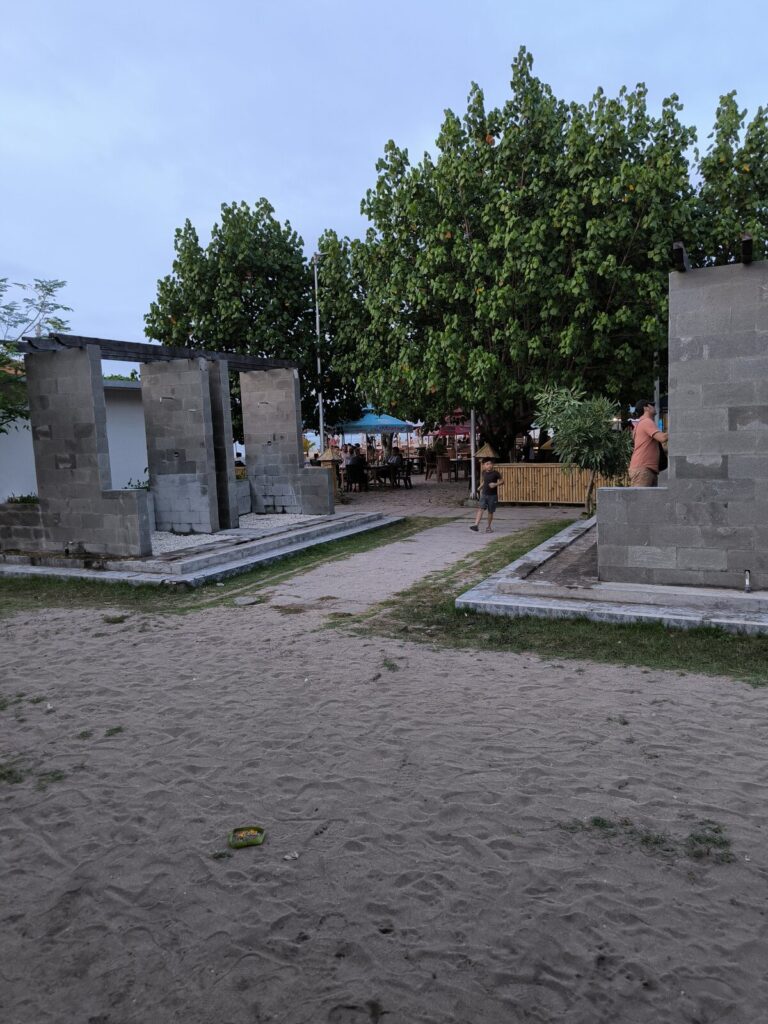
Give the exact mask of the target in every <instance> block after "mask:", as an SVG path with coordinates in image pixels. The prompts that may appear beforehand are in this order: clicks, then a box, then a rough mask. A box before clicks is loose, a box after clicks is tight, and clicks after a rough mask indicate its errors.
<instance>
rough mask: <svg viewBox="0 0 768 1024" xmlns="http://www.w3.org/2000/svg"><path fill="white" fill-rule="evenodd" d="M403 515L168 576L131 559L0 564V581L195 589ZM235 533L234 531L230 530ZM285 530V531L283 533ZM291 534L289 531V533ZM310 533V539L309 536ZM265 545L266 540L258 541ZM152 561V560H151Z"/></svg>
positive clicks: (284, 541) (339, 526)
mask: <svg viewBox="0 0 768 1024" xmlns="http://www.w3.org/2000/svg"><path fill="white" fill-rule="evenodd" d="M403 518H404V517H403V516H386V515H383V514H382V513H371V514H369V515H368V514H366V515H359V514H352V513H351V514H349V515H346V516H336V517H334V520H335V522H334V529H333V530H331V531H326V532H325V533H322V534H319V535H318V533H317V531H316V530H314V529H310V530H305V531H304V535H303V536H297V535H295V534H294V535H293V536H292V537H286V535H285V534H282V535H281V536H280V537H277V538H272V540H273V541H276V542H277V543H272V544H269V543H263V544H260V545H258V546H255V545H253V544H247V543H246V544H236V545H230V546H229V547H228V548H227V549H225V550H224V551H222V552H221V557H220V558H219V560H218V561H217V562H216V563H215V564H213V565H207V566H198V567H197V568H196V569H195V571H194V572H188V573H172V572H168V571H167V566H166V571H165V572H164V573H160V572H156V571H154V572H145V571H143V565H144V563H143V562H141V561H135V560H131V563H130V564H132V565H138V566H140V568H139V569H138V570H137V569H135V568H130V567H128V566H126V564H125V562H123V561H120V562H114V563H113V565H114V566H115V567H116V568H113V569H85V568H75V567H71V568H69V567H68V568H64V567H63V566H48V565H29V564H25V565H18V564H0V579H2V578H10V577H20V576H27V577H39V578H45V577H47V578H49V579H89V580H99V581H101V582H102V583H106V582H115V583H117V582H121V583H130V584H133V585H136V586H138V585H145V584H150V585H154V586H168V585H181V586H189V587H199V586H200V585H201V584H203V583H208V582H211V581H214V580H221V579H225V578H226V577H229V576H237V575H238V574H240V573H243V572H248V570H249V569H253V568H255V567H256V566H258V565H268V564H270V563H271V562H277V561H279V560H280V559H281V558H288V557H289V556H290V555H294V554H298V552H300V551H306V550H307V549H308V548H312V547H316V546H317V545H319V544H328V543H330V542H331V541H334V540H342V539H343V538H345V537H353V536H354V535H355V534H358V533H366V532H368V531H370V530H378V529H381V528H382V527H384V526H390V525H392V524H393V523H400V522H402V521H403ZM234 532H236V531H234ZM287 532H288V531H286V533H287ZM290 532H291V533H293V531H290ZM310 534H312V536H310ZM262 540H263V541H264V542H268V541H269V540H270V538H268V537H264V538H262ZM155 561H156V560H155Z"/></svg>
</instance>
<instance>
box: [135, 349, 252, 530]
mask: <svg viewBox="0 0 768 1024" xmlns="http://www.w3.org/2000/svg"><path fill="white" fill-rule="evenodd" d="M210 365H211V364H210V363H209V362H207V361H206V360H205V359H174V360H171V361H170V362H167V363H161V362H157V363H144V364H142V367H141V391H142V401H143V404H144V423H145V427H146V433H147V465H148V467H149V487H150V490H151V492H152V494H153V496H154V501H155V520H156V523H157V529H158V530H173V531H175V532H176V533H213V532H215V531H216V530H218V529H219V509H218V498H217V488H216V453H215V445H214V435H213V421H212V415H211V383H210V380H209V377H210ZM232 472H233V475H234V463H233V468H232Z"/></svg>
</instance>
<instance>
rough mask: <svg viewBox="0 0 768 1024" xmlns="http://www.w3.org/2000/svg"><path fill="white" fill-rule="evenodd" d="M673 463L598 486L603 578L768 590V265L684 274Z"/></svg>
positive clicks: (673, 321)
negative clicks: (648, 481) (622, 483)
mask: <svg viewBox="0 0 768 1024" xmlns="http://www.w3.org/2000/svg"><path fill="white" fill-rule="evenodd" d="M668 393H669V432H670V441H669V472H668V479H667V486H666V487H664V488H662V487H659V488H630V489H622V488H603V489H601V490H600V492H599V494H598V565H599V575H600V579H602V580H611V581H620V582H625V581H629V582H636V583H660V584H680V585H693V586H716V587H734V588H738V589H741V588H743V586H744V571H745V570H746V569H748V570H749V571H750V576H751V583H752V586H753V587H754V588H755V589H767V588H768V263H766V262H760V263H753V264H750V265H743V264H735V265H732V266H727V267H713V268H708V269H705V270H695V271H690V272H688V273H685V274H681V273H674V274H672V275H671V277H670V295H669V389H668Z"/></svg>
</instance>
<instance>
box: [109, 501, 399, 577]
mask: <svg viewBox="0 0 768 1024" xmlns="http://www.w3.org/2000/svg"><path fill="white" fill-rule="evenodd" d="M384 518H386V517H385V516H384V515H383V513H381V512H369V513H347V514H342V515H336V516H318V517H317V518H316V519H313V520H312V521H311V522H304V523H293V524H291V525H288V526H286V527H285V528H277V529H271V530H270V531H269V532H268V533H259V531H258V530H254V529H249V528H244V529H239V530H222V531H221V532H220V533H217V534H215V535H214V536H213V537H212V539H211V543H210V544H205V545H202V546H197V547H193V548H187V549H184V548H181V549H179V550H177V551H172V552H169V553H168V554H167V555H160V556H156V557H155V558H147V559H143V558H141V559H139V558H131V559H119V560H118V559H113V560H110V561H108V562H107V563H106V568H107V569H109V570H114V571H122V572H125V571H128V572H141V573H157V574H159V575H163V576H168V575H174V576H188V575H194V574H195V573H198V572H200V571H202V570H204V569H207V568H209V567H210V566H215V565H220V564H221V563H222V562H230V561H238V562H239V561H242V560H243V559H245V558H251V557H255V556H257V555H258V554H259V553H260V552H262V551H279V550H282V549H283V548H290V547H292V546H293V545H294V544H296V543H303V544H305V545H306V543H307V542H309V541H314V542H315V543H319V542H321V541H322V540H324V539H329V540H333V539H335V538H336V537H337V536H341V535H346V534H342V533H340V531H344V530H346V529H348V528H350V527H356V528H357V529H355V530H353V532H359V530H361V529H375V527H376V526H377V525H378V524H379V521H380V520H382V519H384Z"/></svg>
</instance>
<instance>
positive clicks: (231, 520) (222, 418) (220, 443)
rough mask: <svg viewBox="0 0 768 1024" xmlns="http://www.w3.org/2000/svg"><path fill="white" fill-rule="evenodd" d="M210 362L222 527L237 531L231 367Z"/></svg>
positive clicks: (238, 519)
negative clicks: (230, 389)
mask: <svg viewBox="0 0 768 1024" xmlns="http://www.w3.org/2000/svg"><path fill="white" fill-rule="evenodd" d="M208 365H209V369H208V383H209V385H210V393H211V426H212V428H213V455H214V462H215V464H216V494H217V503H218V510H219V529H220V530H234V529H237V527H238V526H239V525H240V513H239V500H238V492H237V480H236V479H235V452H234V446H233V444H232V408H231V405H230V394H229V368H228V366H227V364H226V363H225V362H211V363H209V364H208ZM248 511H249V512H250V509H249V510H248Z"/></svg>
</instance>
